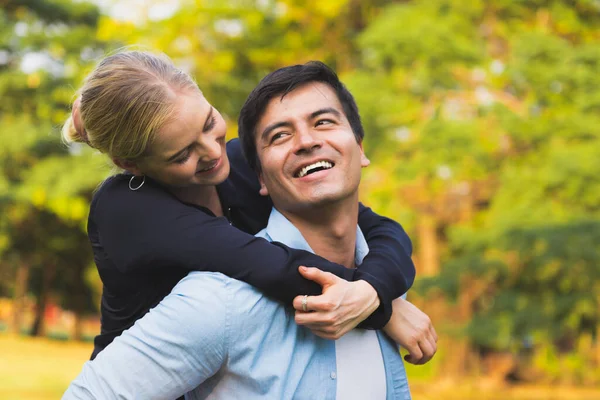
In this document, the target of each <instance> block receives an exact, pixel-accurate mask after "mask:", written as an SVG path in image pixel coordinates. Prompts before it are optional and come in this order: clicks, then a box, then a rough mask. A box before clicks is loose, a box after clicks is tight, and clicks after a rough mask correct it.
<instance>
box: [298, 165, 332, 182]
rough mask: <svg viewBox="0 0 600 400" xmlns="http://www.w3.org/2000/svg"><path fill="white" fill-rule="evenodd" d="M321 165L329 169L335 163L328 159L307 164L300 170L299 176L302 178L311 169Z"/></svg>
mask: <svg viewBox="0 0 600 400" xmlns="http://www.w3.org/2000/svg"><path fill="white" fill-rule="evenodd" d="M319 167H321V168H325V169H329V168H332V167H333V165H332V164H331V163H330V162H328V161H317V162H316V163H314V164H310V165H307V166H306V167H304V168H302V169H301V170H300V172H299V173H298V178H302V177H304V176H306V174H307V173H308V171H310V170H311V169H314V168H319Z"/></svg>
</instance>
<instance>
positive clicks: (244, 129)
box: [238, 61, 365, 172]
mask: <svg viewBox="0 0 600 400" xmlns="http://www.w3.org/2000/svg"><path fill="white" fill-rule="evenodd" d="M309 82H323V83H325V84H327V85H329V86H331V88H332V89H333V90H334V92H335V94H336V95H337V97H338V100H339V101H340V103H341V104H342V108H343V111H344V114H346V118H347V119H348V122H349V123H350V127H351V128H352V132H354V137H355V138H356V141H357V142H359V143H360V142H362V139H363V137H364V136H365V132H364V130H363V127H362V123H361V122H360V115H359V114H358V107H357V106H356V102H355V101H354V97H352V94H350V92H349V91H348V89H346V87H345V86H344V84H343V83H342V82H340V80H339V78H338V76H337V74H336V73H335V72H334V71H333V70H332V69H331V68H329V67H328V66H327V65H325V64H323V63H322V62H320V61H310V62H307V63H306V64H302V65H292V66H290V67H284V68H280V69H278V70H276V71H274V72H271V73H270V74H269V75H267V76H265V77H264V78H263V79H262V80H261V81H260V83H259V84H258V86H256V87H255V88H254V90H253V91H252V92H251V93H250V95H249V96H248V98H247V99H246V102H245V103H244V106H243V107H242V111H240V118H239V120H238V134H239V137H240V140H241V142H242V148H243V150H244V155H245V157H246V160H248V164H250V167H252V169H254V170H255V171H257V172H260V168H261V167H260V161H259V159H258V153H257V151H256V137H255V135H256V125H257V124H258V121H259V120H260V118H261V117H262V115H263V114H264V112H265V110H266V109H267V106H268V104H269V102H270V101H271V99H273V98H274V97H278V96H279V97H280V98H281V99H283V98H284V97H285V96H286V95H287V94H288V93H290V92H292V91H293V90H294V89H296V88H297V87H299V86H301V85H304V84H306V83H309Z"/></svg>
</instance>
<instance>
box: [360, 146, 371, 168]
mask: <svg viewBox="0 0 600 400" xmlns="http://www.w3.org/2000/svg"><path fill="white" fill-rule="evenodd" d="M359 146H360V166H361V167H362V168H365V167H368V166H369V164H371V160H369V159H368V158H367V156H366V155H365V151H364V149H363V144H362V142H360V144H359Z"/></svg>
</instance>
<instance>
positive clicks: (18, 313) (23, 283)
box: [11, 262, 29, 334]
mask: <svg viewBox="0 0 600 400" xmlns="http://www.w3.org/2000/svg"><path fill="white" fill-rule="evenodd" d="M28 284H29V264H27V263H23V262H19V263H18V266H17V275H16V277H15V293H14V297H13V316H12V317H13V318H12V327H11V331H12V332H13V333H17V334H18V333H20V332H21V327H22V326H23V317H24V316H25V299H26V295H27V288H28Z"/></svg>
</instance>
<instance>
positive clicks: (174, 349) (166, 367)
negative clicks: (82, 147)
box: [63, 210, 410, 400]
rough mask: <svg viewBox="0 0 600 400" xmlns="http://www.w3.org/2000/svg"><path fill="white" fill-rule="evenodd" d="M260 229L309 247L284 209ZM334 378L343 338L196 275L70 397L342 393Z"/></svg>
mask: <svg viewBox="0 0 600 400" xmlns="http://www.w3.org/2000/svg"><path fill="white" fill-rule="evenodd" d="M257 236H260V237H264V238H265V239H267V240H270V241H279V242H282V243H285V244H287V245H288V246H290V247H293V248H298V249H304V250H309V251H310V247H309V246H308V243H307V242H306V240H304V238H303V237H302V235H301V234H300V231H298V229H296V227H294V226H293V225H292V224H291V223H290V222H289V221H288V220H287V219H286V218H285V217H284V216H283V215H281V214H280V213H279V212H277V211H276V210H273V212H272V213H271V216H270V218H269V224H268V226H267V228H266V229H264V230H263V231H261V232H260V233H259V234H257ZM356 237H357V241H356V261H357V265H359V264H360V262H361V261H362V259H363V258H364V256H365V255H366V254H367V253H368V247H367V243H366V241H365V239H364V236H363V235H362V232H361V231H360V229H357V236H356ZM265 268H268V266H265ZM377 335H378V339H379V344H380V347H381V352H382V356H383V361H384V365H385V371H386V387H387V399H403V400H404V399H410V393H409V390H408V383H407V379H406V371H405V369H404V364H403V361H402V357H401V356H400V353H399V351H398V346H397V345H396V344H395V343H393V342H392V341H391V340H390V339H389V338H388V337H387V336H385V335H384V334H383V333H381V332H378V333H377ZM336 378H337V373H336V355H335V342H334V341H331V340H326V339H322V338H319V337H318V336H315V335H313V334H312V332H310V330H308V329H306V328H303V327H301V326H298V325H296V323H295V322H294V313H293V309H291V308H289V307H285V306H284V305H282V304H280V303H278V302H276V301H273V300H271V299H269V298H267V297H265V296H264V295H263V294H262V293H261V292H260V291H258V290H257V289H255V288H254V287H252V286H250V285H248V284H246V283H244V282H241V281H238V280H235V279H231V278H229V277H227V276H225V275H223V274H220V273H213V272H191V273H190V274H188V276H187V277H185V278H184V279H182V280H181V281H180V282H179V283H178V284H177V285H176V286H175V288H173V291H172V292H171V293H170V294H169V295H168V296H167V297H165V299H163V300H162V301H161V302H160V304H159V305H157V306H156V307H155V308H153V309H152V310H150V312H149V313H148V314H147V315H146V316H144V317H143V318H142V319H140V320H139V321H137V322H136V323H135V325H134V326H133V327H131V328H130V329H129V330H127V331H125V332H124V333H123V334H122V335H121V336H119V337H118V338H116V339H115V340H114V342H113V343H112V344H110V345H109V346H108V347H107V348H106V349H104V350H103V351H102V352H101V353H100V354H99V355H98V356H97V357H96V359H95V360H94V361H88V362H86V363H85V364H84V367H83V370H82V372H81V374H80V375H79V376H78V377H77V378H76V379H75V380H74V381H73V382H72V383H71V385H70V386H69V388H68V389H67V392H66V393H65V394H64V396H63V399H64V400H71V399H103V400H109V399H144V400H146V399H167V400H173V399H175V398H177V397H178V396H180V395H182V394H183V393H186V392H189V393H187V394H186V398H187V399H248V400H251V399H307V400H313V399H324V400H336Z"/></svg>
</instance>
